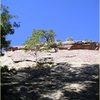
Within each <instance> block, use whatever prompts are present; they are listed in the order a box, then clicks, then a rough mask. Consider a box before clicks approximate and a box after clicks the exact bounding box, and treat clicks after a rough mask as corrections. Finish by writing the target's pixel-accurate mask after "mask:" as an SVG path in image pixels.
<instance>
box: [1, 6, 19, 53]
mask: <svg viewBox="0 0 100 100" xmlns="http://www.w3.org/2000/svg"><path fill="white" fill-rule="evenodd" d="M0 11H1V13H0V17H1V22H0V30H1V31H0V36H1V38H0V39H1V40H0V41H1V43H0V53H1V54H2V49H4V48H6V47H8V46H9V45H10V42H11V41H10V40H7V39H6V36H7V35H8V34H10V35H11V34H14V32H15V27H19V26H20V25H19V24H18V23H16V22H13V21H12V19H13V18H17V17H16V16H14V15H11V14H10V13H9V11H8V7H7V6H4V5H1V9H0Z"/></svg>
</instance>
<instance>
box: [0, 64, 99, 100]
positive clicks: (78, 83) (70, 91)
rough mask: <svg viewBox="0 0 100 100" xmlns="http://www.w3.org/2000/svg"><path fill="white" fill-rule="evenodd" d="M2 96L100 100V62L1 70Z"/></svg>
mask: <svg viewBox="0 0 100 100" xmlns="http://www.w3.org/2000/svg"><path fill="white" fill-rule="evenodd" d="M1 72H2V73H1V82H2V84H1V90H2V92H1V93H2V94H1V95H2V96H1V97H2V100H99V76H98V75H99V65H98V64H92V65H81V66H80V67H77V66H76V67H72V65H69V64H68V63H58V64H57V65H55V66H53V67H51V68H50V67H46V68H42V67H41V68H25V69H20V70H17V71H16V73H13V72H12V71H9V70H7V69H6V70H3V69H2V70H1Z"/></svg>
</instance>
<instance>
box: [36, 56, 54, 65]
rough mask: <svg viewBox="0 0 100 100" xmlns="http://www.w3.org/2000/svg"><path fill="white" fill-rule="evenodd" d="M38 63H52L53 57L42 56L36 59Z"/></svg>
mask: <svg viewBox="0 0 100 100" xmlns="http://www.w3.org/2000/svg"><path fill="white" fill-rule="evenodd" d="M37 62H38V63H41V64H45V63H51V64H52V63H53V57H42V58H38V59H37Z"/></svg>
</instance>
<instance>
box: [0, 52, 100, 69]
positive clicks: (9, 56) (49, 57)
mask: <svg viewBox="0 0 100 100" xmlns="http://www.w3.org/2000/svg"><path fill="white" fill-rule="evenodd" d="M36 62H37V63H40V64H45V63H46V64H56V63H62V62H67V63H70V64H73V66H74V65H77V66H78V65H79V66H80V65H81V64H98V63H99V51H97V50H70V51H69V50H59V51H58V52H56V53H55V52H51V51H49V52H47V51H42V52H38V53H37V56H36V55H35V52H34V51H27V52H26V51H24V50H16V51H8V52H5V55H4V56H2V57H0V65H1V66H4V65H6V66H9V68H13V67H14V68H16V69H19V68H20V66H21V67H34V66H35V65H36Z"/></svg>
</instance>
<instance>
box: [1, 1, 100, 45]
mask: <svg viewBox="0 0 100 100" xmlns="http://www.w3.org/2000/svg"><path fill="white" fill-rule="evenodd" d="M2 3H3V4H4V5H7V6H9V11H10V13H11V14H14V15H17V16H18V19H15V20H16V21H17V22H20V25H21V26H20V27H19V28H18V29H16V31H15V33H14V35H10V36H8V37H7V38H8V39H10V40H12V42H11V45H21V44H22V43H23V42H24V41H25V40H26V39H27V37H29V36H30V35H31V34H32V31H33V29H47V30H48V29H53V30H54V31H55V32H56V39H61V40H62V41H65V40H66V38H68V37H72V38H73V39H74V40H84V39H90V40H94V41H98V40H99V0H2Z"/></svg>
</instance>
